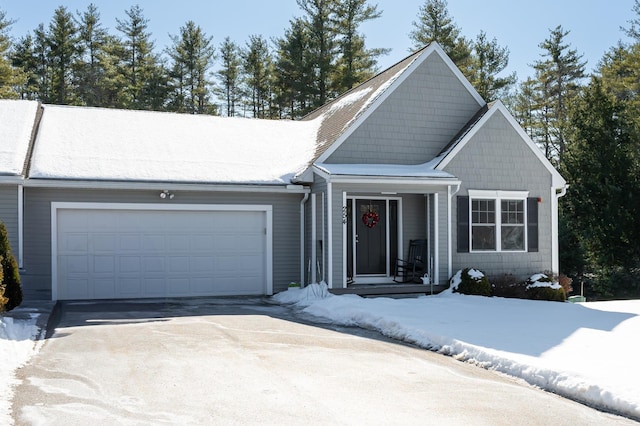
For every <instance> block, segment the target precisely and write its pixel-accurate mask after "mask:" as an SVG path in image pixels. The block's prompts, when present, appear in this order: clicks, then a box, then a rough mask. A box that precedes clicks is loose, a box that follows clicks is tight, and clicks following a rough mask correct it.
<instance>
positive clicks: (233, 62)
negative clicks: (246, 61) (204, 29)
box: [215, 37, 241, 117]
mask: <svg viewBox="0 0 640 426" xmlns="http://www.w3.org/2000/svg"><path fill="white" fill-rule="evenodd" d="M219 51H220V59H221V61H222V67H221V68H220V69H219V70H218V71H216V76H217V77H218V80H219V81H220V86H219V87H218V88H217V89H216V90H215V92H216V93H217V95H218V96H219V97H220V98H221V99H223V100H224V104H225V108H224V110H225V112H226V115H227V117H233V116H235V115H236V106H237V103H238V102H239V101H240V97H241V88H240V71H241V69H240V66H241V61H240V48H239V47H238V45H237V44H235V43H234V42H233V41H231V39H230V38H229V37H226V38H225V39H224V41H223V42H222V43H221V44H220V47H219Z"/></svg>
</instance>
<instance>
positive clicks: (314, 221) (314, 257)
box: [309, 193, 318, 284]
mask: <svg viewBox="0 0 640 426" xmlns="http://www.w3.org/2000/svg"><path fill="white" fill-rule="evenodd" d="M316 197H317V194H315V193H313V194H311V282H310V283H309V284H315V283H317V282H318V276H317V274H316V265H317V264H318V249H317V247H316V246H317V244H318V242H317V239H318V229H317V227H318V218H317V212H316Z"/></svg>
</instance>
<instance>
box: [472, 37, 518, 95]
mask: <svg viewBox="0 0 640 426" xmlns="http://www.w3.org/2000/svg"><path fill="white" fill-rule="evenodd" d="M472 48H473V53H472V55H471V57H470V59H469V65H468V67H467V69H466V70H463V72H464V74H465V75H466V76H467V78H468V79H469V81H470V82H471V84H473V86H474V87H475V89H476V90H477V91H478V93H479V94H480V96H482V98H483V99H484V100H485V101H487V102H491V101H494V100H496V99H498V98H499V97H500V96H501V95H505V94H506V93H507V92H508V90H509V88H510V87H511V86H512V85H513V84H514V83H515V82H516V74H515V73H511V74H509V75H507V76H505V77H499V76H498V75H499V74H500V73H501V72H502V71H503V70H504V69H505V68H506V67H507V65H508V64H509V49H508V48H506V47H501V46H499V45H498V41H497V40H496V39H495V38H493V39H492V40H491V41H489V40H488V39H487V35H486V33H485V32H484V31H481V32H480V34H478V36H477V37H476V39H475V40H474V42H473V43H472Z"/></svg>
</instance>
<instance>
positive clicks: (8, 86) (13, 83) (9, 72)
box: [0, 10, 24, 99]
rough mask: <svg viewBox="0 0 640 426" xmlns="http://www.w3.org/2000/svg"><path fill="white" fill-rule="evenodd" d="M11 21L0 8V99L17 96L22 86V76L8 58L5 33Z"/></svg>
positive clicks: (9, 45) (7, 39) (8, 40)
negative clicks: (18, 89)
mask: <svg viewBox="0 0 640 426" xmlns="http://www.w3.org/2000/svg"><path fill="white" fill-rule="evenodd" d="M12 24H13V21H11V20H9V19H7V17H6V13H5V12H4V11H2V10H0V99H7V98H17V97H18V92H17V91H16V89H17V88H19V87H20V86H22V84H23V81H24V76H23V74H22V73H21V72H20V70H19V69H16V68H14V67H13V66H12V62H11V60H10V58H9V53H10V48H11V40H10V38H9V35H8V34H7V33H8V31H9V28H10V27H11V25H12Z"/></svg>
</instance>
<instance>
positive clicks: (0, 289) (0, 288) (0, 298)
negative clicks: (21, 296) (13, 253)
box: [0, 256, 9, 312]
mask: <svg viewBox="0 0 640 426" xmlns="http://www.w3.org/2000/svg"><path fill="white" fill-rule="evenodd" d="M0 263H2V256H0ZM3 278H4V274H3V273H2V268H0V312H4V306H5V305H6V304H7V302H8V301H9V299H7V298H6V297H4V283H3V281H2V279H3Z"/></svg>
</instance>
